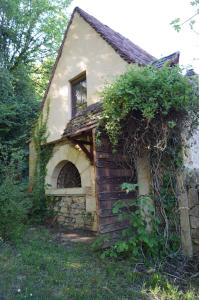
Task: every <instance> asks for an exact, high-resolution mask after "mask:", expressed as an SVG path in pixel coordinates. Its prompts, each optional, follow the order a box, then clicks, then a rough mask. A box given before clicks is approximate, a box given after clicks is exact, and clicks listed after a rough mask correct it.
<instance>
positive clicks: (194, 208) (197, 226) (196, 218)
mask: <svg viewBox="0 0 199 300" xmlns="http://www.w3.org/2000/svg"><path fill="white" fill-rule="evenodd" d="M198 181H199V172H197V171H192V172H190V173H188V174H187V178H186V186H187V195H188V203H189V220H190V228H191V239H192V247H193V254H195V255H197V256H199V182H198Z"/></svg>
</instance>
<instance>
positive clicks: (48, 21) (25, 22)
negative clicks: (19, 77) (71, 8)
mask: <svg viewBox="0 0 199 300" xmlns="http://www.w3.org/2000/svg"><path fill="white" fill-rule="evenodd" d="M70 2H71V1H70V0H59V1H54V0H38V1H35V0H34V1H29V0H7V1H2V0H1V14H0V28H1V34H0V53H1V56H0V65H2V66H4V67H8V68H9V69H11V68H12V69H13V68H15V67H16V66H17V65H19V64H21V63H25V64H29V63H33V64H34V63H35V62H38V61H39V62H42V61H43V59H44V58H46V57H53V56H54V55H55V53H56V51H57V49H58V47H59V45H60V42H61V39H62V35H63V31H64V29H65V27H66V22H67V13H66V8H67V6H68V5H69V4H70Z"/></svg>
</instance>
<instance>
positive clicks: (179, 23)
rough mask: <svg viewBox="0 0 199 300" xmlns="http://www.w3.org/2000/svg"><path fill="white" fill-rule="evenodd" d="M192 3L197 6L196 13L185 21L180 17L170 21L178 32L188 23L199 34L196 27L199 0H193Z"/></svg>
mask: <svg viewBox="0 0 199 300" xmlns="http://www.w3.org/2000/svg"><path fill="white" fill-rule="evenodd" d="M191 5H192V6H194V7H195V8H196V10H195V13H194V14H193V15H192V16H190V17H189V18H188V19H186V20H184V21H181V19H180V18H176V19H174V20H173V21H172V22H171V23H170V24H171V25H172V26H173V27H174V29H175V30H176V31H177V32H179V31H180V30H181V29H182V26H183V25H184V24H187V23H188V24H189V26H190V28H191V30H193V31H194V32H195V33H196V34H199V32H197V31H196V30H195V27H194V25H195V24H196V17H197V16H198V15H199V0H193V1H192V2H191Z"/></svg>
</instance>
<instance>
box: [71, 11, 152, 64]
mask: <svg viewBox="0 0 199 300" xmlns="http://www.w3.org/2000/svg"><path fill="white" fill-rule="evenodd" d="M75 11H76V12H78V13H79V14H80V16H81V17H82V18H83V19H84V20H85V21H86V22H87V23H89V24H90V26H91V27H93V28H94V29H95V31H97V33H99V34H100V35H101V37H102V38H103V39H104V40H105V41H106V42H107V43H108V44H109V45H110V46H111V47H112V48H113V49H114V50H115V51H116V52H117V53H118V54H119V55H120V56H121V57H122V58H123V59H124V60H126V61H127V62H128V63H137V64H140V65H146V64H149V63H151V62H152V61H154V60H155V57H153V56H152V55H151V54H149V53H148V52H146V51H145V50H143V49H142V48H140V47H139V46H137V45H136V44H134V43H133V42H131V41H130V40H129V39H127V38H125V37H124V36H123V35H121V34H120V33H118V32H116V31H114V30H113V29H111V28H110V27H108V26H107V25H104V24H103V23H101V22H100V21H98V20H97V19H96V18H94V17H93V16H91V15H89V14H88V13H86V12H85V11H83V10H82V9H81V8H79V7H76V8H75Z"/></svg>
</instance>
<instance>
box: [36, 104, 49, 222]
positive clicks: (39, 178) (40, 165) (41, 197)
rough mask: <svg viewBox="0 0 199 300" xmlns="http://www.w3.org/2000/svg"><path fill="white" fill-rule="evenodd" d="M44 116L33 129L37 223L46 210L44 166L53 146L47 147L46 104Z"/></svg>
mask: <svg viewBox="0 0 199 300" xmlns="http://www.w3.org/2000/svg"><path fill="white" fill-rule="evenodd" d="M45 113H46V114H45V115H44V113H43V112H41V113H40V117H39V120H38V121H37V123H36V126H35V128H34V129H33V147H34V148H35V153H36V157H35V160H36V161H35V173H34V177H33V179H32V199H33V207H32V216H34V218H35V217H36V216H37V219H38V221H40V222H41V221H42V220H44V217H45V216H46V214H47V211H48V208H47V203H46V200H47V199H46V195H45V188H46V185H45V178H46V166H47V163H48V161H49V159H50V158H51V156H52V151H53V145H47V144H46V140H47V135H48V133H47V120H48V115H49V104H48V103H47V104H46V112H45Z"/></svg>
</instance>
